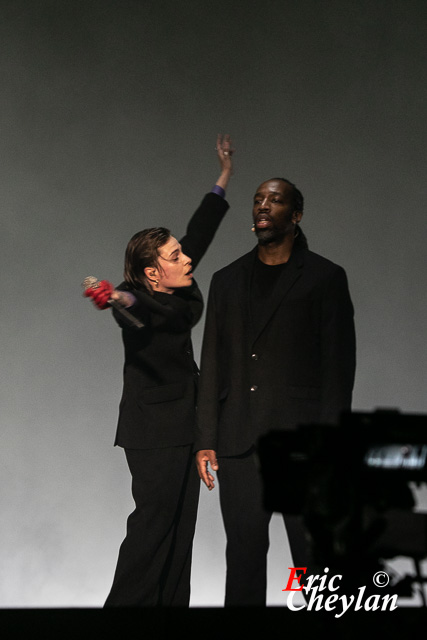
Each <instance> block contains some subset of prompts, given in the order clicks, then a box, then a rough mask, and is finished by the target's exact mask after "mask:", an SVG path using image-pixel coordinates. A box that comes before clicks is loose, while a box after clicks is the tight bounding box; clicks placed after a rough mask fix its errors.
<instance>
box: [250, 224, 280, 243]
mask: <svg viewBox="0 0 427 640" xmlns="http://www.w3.org/2000/svg"><path fill="white" fill-rule="evenodd" d="M255 235H256V237H257V238H258V244H260V245H261V246H265V245H266V244H270V242H278V241H279V240H282V239H283V238H284V237H285V235H286V234H285V233H283V232H281V231H279V230H278V229H276V228H275V227H268V228H267V229H257V228H255Z"/></svg>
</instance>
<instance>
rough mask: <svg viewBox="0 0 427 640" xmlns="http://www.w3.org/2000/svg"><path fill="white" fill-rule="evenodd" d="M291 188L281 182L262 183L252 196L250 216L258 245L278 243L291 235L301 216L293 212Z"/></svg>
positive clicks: (269, 181)
mask: <svg viewBox="0 0 427 640" xmlns="http://www.w3.org/2000/svg"><path fill="white" fill-rule="evenodd" d="M292 192H293V188H292V187H291V186H290V185H289V184H287V183H286V182H283V181H282V180H268V181H267V182H263V183H262V184H261V185H260V186H259V187H258V189H257V192H256V194H255V196H254V206H253V210H252V215H253V219H254V226H255V233H256V235H257V238H258V242H259V244H268V243H270V242H278V241H280V240H282V239H283V238H284V237H285V236H286V235H288V234H290V235H293V233H294V222H298V221H299V219H300V218H301V215H300V214H298V213H296V212H294V211H293V203H292Z"/></svg>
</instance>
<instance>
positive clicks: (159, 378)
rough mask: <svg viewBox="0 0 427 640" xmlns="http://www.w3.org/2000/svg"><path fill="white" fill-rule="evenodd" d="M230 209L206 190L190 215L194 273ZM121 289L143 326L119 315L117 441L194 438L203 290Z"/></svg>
mask: <svg viewBox="0 0 427 640" xmlns="http://www.w3.org/2000/svg"><path fill="white" fill-rule="evenodd" d="M227 209H228V204H227V202H226V201H225V200H224V199H223V198H221V197H220V196H218V195H216V194H214V193H208V194H207V195H206V196H205V198H204V199H203V201H202V203H201V205H200V207H199V208H198V209H197V211H196V213H195V214H194V215H193V217H192V218H191V220H190V222H189V224H188V227H187V233H186V235H185V236H184V238H182V240H181V241H180V242H181V245H182V250H183V252H184V253H185V254H186V255H188V256H189V257H190V258H191V259H192V264H193V271H194V269H195V268H196V267H197V265H198V263H199V261H200V260H201V258H202V257H203V254H204V253H205V251H206V250H207V248H208V246H209V244H210V242H211V241H212V239H213V236H214V234H215V231H216V230H217V228H218V226H219V224H220V222H221V220H222V218H223V216H224V214H225V212H226V211H227ZM118 288H119V289H122V290H128V291H131V292H132V293H133V294H134V295H135V297H136V299H137V302H136V304H135V305H134V306H133V307H132V308H131V309H130V311H131V312H132V313H133V314H134V315H135V316H137V317H138V318H139V319H140V320H142V322H143V323H144V325H145V327H144V328H143V329H134V328H130V327H128V326H126V325H124V324H123V323H122V321H121V318H120V316H119V315H118V314H115V318H116V320H117V322H118V323H119V324H120V325H121V327H122V336H123V343H124V349H125V364H124V372H123V394H122V399H121V402H120V409H119V421H118V426H117V434H116V440H115V444H117V445H119V446H122V447H126V448H130V449H155V448H159V447H171V446H178V445H184V444H189V443H191V442H193V440H194V424H195V397H196V382H197V378H198V368H197V366H196V364H195V362H194V359H193V348H192V344H191V329H192V327H193V326H194V325H195V324H196V323H197V322H198V320H199V319H200V317H201V315H202V311H203V299H202V295H201V293H200V290H199V288H198V286H197V284H196V282H195V281H193V284H192V285H191V287H186V288H183V289H177V290H176V291H175V292H174V293H173V294H171V295H170V294H167V293H154V295H150V294H149V293H148V291H147V290H146V289H144V288H143V287H141V288H140V289H139V290H134V289H129V288H128V286H127V285H126V284H125V283H123V284H122V285H120V287H118ZM113 313H114V310H113Z"/></svg>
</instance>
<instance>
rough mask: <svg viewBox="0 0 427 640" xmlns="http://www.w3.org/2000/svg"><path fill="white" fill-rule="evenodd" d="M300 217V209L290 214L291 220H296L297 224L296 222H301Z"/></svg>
mask: <svg viewBox="0 0 427 640" xmlns="http://www.w3.org/2000/svg"><path fill="white" fill-rule="evenodd" d="M301 218H302V211H294V212H293V214H292V222H296V223H297V224H298V222H301Z"/></svg>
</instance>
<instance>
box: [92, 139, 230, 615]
mask: <svg viewBox="0 0 427 640" xmlns="http://www.w3.org/2000/svg"><path fill="white" fill-rule="evenodd" d="M216 150H217V154H218V158H219V162H220V166H221V174H220V176H219V178H218V180H217V182H216V185H215V186H214V188H213V189H212V191H211V192H210V193H208V194H207V195H206V196H205V197H204V199H203V201H202V203H201V205H200V206H199V208H198V209H197V211H196V212H195V214H194V215H193V216H192V218H191V220H190V222H189V224H188V227H187V233H186V235H185V236H184V238H182V239H181V240H180V241H179V242H178V240H176V239H175V238H174V237H173V236H172V235H171V234H170V232H169V230H168V229H165V228H163V227H156V228H153V229H145V230H144V231H140V232H139V233H136V234H135V235H134V236H133V237H132V238H131V240H130V241H129V244H128V246H127V249H126V256H125V272H124V273H125V281H124V282H123V283H122V284H121V285H120V286H119V287H118V288H117V289H116V290H114V289H113V287H112V285H111V286H109V284H108V283H107V284H105V283H102V284H103V286H101V287H98V288H90V287H89V288H88V289H87V290H86V294H85V295H88V296H90V297H92V298H93V300H94V302H95V304H96V305H97V306H98V307H100V308H105V306H106V305H107V304H108V303H107V301H108V299H110V300H115V301H116V302H118V303H119V304H121V305H123V306H124V307H127V309H128V311H129V312H130V313H131V314H132V315H133V316H134V317H136V318H137V319H138V320H139V321H140V322H142V324H143V325H144V326H143V328H140V329H137V328H135V327H133V326H130V325H129V324H128V323H127V322H125V321H124V320H123V316H122V315H121V314H120V313H119V312H118V311H116V310H115V309H113V314H114V316H115V318H116V320H117V322H118V323H119V325H120V326H121V327H122V334H123V343H124V349H125V365H124V382H123V395H122V399H121V402H120V411H119V421H118V427H117V435H116V441H115V444H117V445H119V446H121V447H123V448H124V449H125V454H126V459H127V462H128V465H129V469H130V472H131V475H132V494H133V498H134V500H135V510H134V511H133V512H132V513H131V515H130V516H129V518H128V522H127V534H126V537H125V539H124V541H123V543H122V545H121V547H120V552H119V559H118V563H117V568H116V572H115V576H114V581H113V585H112V588H111V591H110V594H109V595H108V598H107V600H106V603H105V606H106V607H114V606H188V605H189V601H190V570H191V554H192V544H193V536H194V530H195V524H196V515H197V505H198V499H199V486H200V481H199V476H198V473H197V469H196V466H195V464H194V459H193V454H192V443H193V438H194V426H195V406H196V390H197V378H198V368H197V366H196V364H195V362H194V358H193V349H192V344H191V329H192V327H194V325H195V324H196V323H197V322H198V320H199V319H200V317H201V315H202V310H203V300H202V295H201V293H200V290H199V288H198V286H197V284H196V282H195V280H194V279H193V271H194V270H195V268H196V267H197V265H198V263H199V262H200V260H201V258H202V257H203V255H204V253H205V252H206V250H207V248H208V247H209V244H210V243H211V241H212V239H213V237H214V234H215V232H216V230H217V228H218V226H219V224H220V222H221V220H222V218H223V216H224V214H225V212H226V211H227V209H228V204H227V202H226V201H225V199H224V196H225V188H226V186H227V184H228V181H229V178H230V176H231V174H232V161H231V156H232V153H233V149H232V147H231V141H230V137H229V136H224V137H222V136H218V139H217V147H216Z"/></svg>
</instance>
